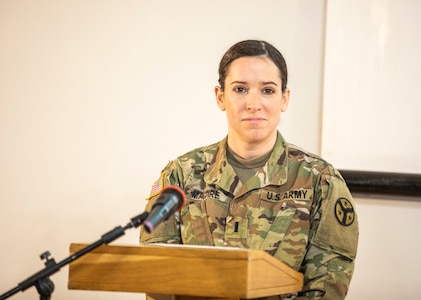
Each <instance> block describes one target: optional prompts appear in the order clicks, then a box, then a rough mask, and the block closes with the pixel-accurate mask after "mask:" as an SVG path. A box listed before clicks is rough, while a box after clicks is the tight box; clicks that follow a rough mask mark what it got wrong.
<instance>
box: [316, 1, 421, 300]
mask: <svg viewBox="0 0 421 300" xmlns="http://www.w3.org/2000/svg"><path fill="white" fill-rule="evenodd" d="M420 11H421V2H420V1H417V0H412V1H411V0H404V1H397V0H389V1H386V0H384V1H378V0H359V1H352V2H351V1H346V0H335V1H328V5H327V13H326V20H327V25H326V44H325V45H326V49H325V53H326V54H325V73H324V84H323V86H324V97H323V122H322V123H323V130H322V141H323V143H322V155H323V156H324V157H325V158H327V159H328V160H330V161H331V162H332V163H334V164H335V165H336V166H337V167H338V168H342V169H351V170H368V171H385V172H402V173H418V174H421V160H420V159H419V158H418V156H419V153H420V152H421V134H420V132H419V129H420V128H421V118H420V117H419V111H420V109H421V102H420V96H419V95H420V93H419V86H420V78H421V58H420V53H421V40H420V37H421V36H420V28H421V20H420V18H419V12H420ZM414 200H415V201H414ZM420 200H421V199H375V198H373V199H364V198H358V199H356V202H357V208H358V214H359V220H360V242H359V249H358V257H357V264H356V266H357V268H356V270H355V275H354V278H353V281H352V285H351V289H350V293H349V297H348V299H351V300H353V299H355V300H358V299H367V300H371V299H384V300H388V299H390V300H392V299H418V298H419V296H418V293H419V292H418V287H419V286H420V285H421V277H420V276H419V274H418V270H419V268H420V266H421V258H420V256H419V255H418V249H419V248H420V247H421V235H420V234H419V232H418V229H419V228H420V227H421V201H420Z"/></svg>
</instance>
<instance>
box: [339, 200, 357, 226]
mask: <svg viewBox="0 0 421 300" xmlns="http://www.w3.org/2000/svg"><path fill="white" fill-rule="evenodd" d="M335 217H336V220H338V222H339V224H341V225H343V226H350V225H351V224H352V223H354V220H355V211H354V207H353V206H352V203H351V201H349V200H348V199H346V198H338V200H336V203H335Z"/></svg>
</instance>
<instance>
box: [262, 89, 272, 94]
mask: <svg viewBox="0 0 421 300" xmlns="http://www.w3.org/2000/svg"><path fill="white" fill-rule="evenodd" d="M273 93H275V91H274V90H273V89H269V88H267V89H263V94H268V95H270V94H273Z"/></svg>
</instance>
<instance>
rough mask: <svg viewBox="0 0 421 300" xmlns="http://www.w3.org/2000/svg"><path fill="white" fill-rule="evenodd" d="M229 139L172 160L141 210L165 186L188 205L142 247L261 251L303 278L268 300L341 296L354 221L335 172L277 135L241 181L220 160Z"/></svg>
mask: <svg viewBox="0 0 421 300" xmlns="http://www.w3.org/2000/svg"><path fill="white" fill-rule="evenodd" d="M226 147H227V139H226V138H225V139H224V140H222V141H221V142H219V143H216V144H213V145H210V146H207V147H202V148H199V149H195V150H193V151H191V152H188V153H186V154H185V155H182V156H180V157H178V158H177V159H176V160H174V161H171V162H170V163H169V164H168V165H167V166H166V167H165V168H164V170H163V171H162V173H161V176H160V178H159V179H158V180H157V182H156V183H155V185H154V186H153V188H152V191H153V192H152V193H151V196H150V197H149V201H148V204H147V208H146V210H150V208H151V207H152V205H153V203H154V200H155V199H156V195H157V194H159V191H160V190H161V189H162V188H163V187H164V186H166V185H177V186H179V187H181V188H182V189H183V190H184V191H185V193H186V198H187V204H186V205H185V206H184V207H183V208H182V210H181V211H180V213H177V214H176V215H174V216H173V217H171V218H170V219H169V220H167V221H165V222H163V223H162V224H160V225H159V226H158V227H157V228H156V229H155V230H154V231H153V232H152V233H151V234H148V233H147V232H144V231H143V230H142V229H141V233H140V241H141V242H142V243H181V244H190V245H210V246H212V245H213V246H228V247H238V248H250V249H260V250H263V251H266V252H267V253H269V254H271V255H272V256H274V257H275V258H277V259H279V260H280V261H282V262H283V263H285V264H287V265H288V266H290V267H291V268H293V269H294V270H296V271H299V272H302V273H303V274H304V287H303V290H302V291H301V292H300V293H298V294H294V295H280V296H277V297H269V298H267V299H297V300H298V299H332V300H333V299H335V300H340V299H344V298H345V296H346V294H347V291H348V288H349V284H350V281H351V277H352V274H353V270H354V260H355V257H356V253H357V244H358V220H357V215H356V212H355V210H354V207H355V206H354V203H353V200H352V196H351V194H350V192H349V190H348V188H347V186H346V184H345V182H344V180H343V178H342V177H341V175H340V174H339V173H338V171H337V170H335V169H334V168H333V167H332V165H330V164H329V163H327V162H326V161H324V160H323V159H321V158H320V157H319V156H317V155H314V154H310V153H307V152H305V151H303V150H301V149H300V148H298V147H296V146H293V145H291V144H288V143H287V142H286V141H285V140H284V138H283V137H282V135H281V134H280V133H279V132H278V137H277V142H276V145H275V147H274V150H273V151H272V153H271V155H270V157H269V159H268V161H267V162H266V164H265V165H264V166H263V167H262V168H261V169H260V170H259V171H258V172H257V173H256V174H255V176H253V177H251V178H250V179H249V180H248V181H247V182H246V183H242V182H241V181H240V180H239V179H238V177H237V176H236V173H235V172H234V169H233V168H232V166H231V165H230V164H229V163H228V161H227V157H226Z"/></svg>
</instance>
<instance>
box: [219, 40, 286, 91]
mask: <svg viewBox="0 0 421 300" xmlns="http://www.w3.org/2000/svg"><path fill="white" fill-rule="evenodd" d="M244 56H261V57H268V58H269V59H270V60H272V61H273V63H274V64H275V65H276V66H277V67H278V69H279V73H280V75H281V80H282V92H285V89H286V87H287V81H288V71H287V65H286V62H285V59H284V57H283V56H282V54H281V52H279V51H278V49H276V48H275V47H274V46H272V45H271V44H269V43H268V42H266V41H258V40H245V41H241V42H238V43H236V44H234V45H233V46H231V48H229V49H228V50H227V52H225V54H224V56H223V57H222V59H221V61H220V63H219V70H218V72H219V79H218V82H219V85H220V86H221V88H222V89H224V88H225V78H226V77H227V72H228V69H229V67H230V65H231V63H232V62H233V61H234V60H236V59H237V58H240V57H244Z"/></svg>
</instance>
